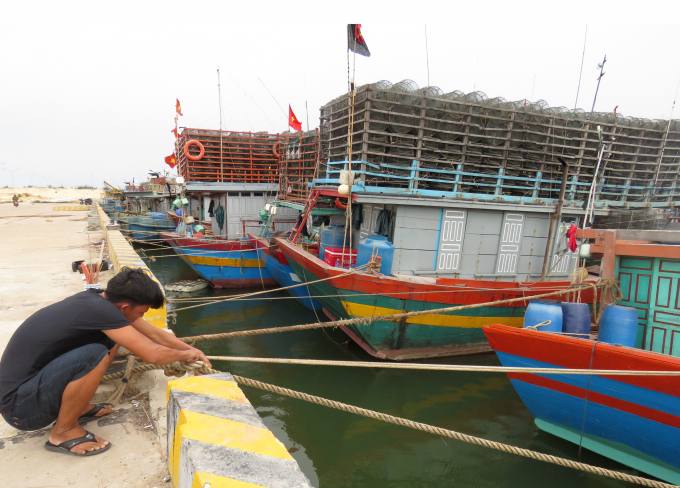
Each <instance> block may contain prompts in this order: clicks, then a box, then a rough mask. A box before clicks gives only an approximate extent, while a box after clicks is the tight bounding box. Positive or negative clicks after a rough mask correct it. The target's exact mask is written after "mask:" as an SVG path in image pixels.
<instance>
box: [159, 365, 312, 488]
mask: <svg viewBox="0 0 680 488" xmlns="http://www.w3.org/2000/svg"><path fill="white" fill-rule="evenodd" d="M168 464H169V466H168V468H169V471H170V476H171V478H172V482H173V486H174V488H205V487H207V486H209V487H210V488H293V487H296V488H306V487H311V486H312V485H311V484H310V482H309V480H308V479H307V478H306V477H305V475H304V474H303V473H302V471H301V470H300V468H299V466H298V464H297V463H296V462H295V460H294V459H293V458H292V456H291V455H290V454H289V453H288V451H287V450H286V448H285V447H284V445H283V444H282V443H281V442H280V441H279V440H278V439H277V438H276V437H274V434H272V433H271V431H270V430H269V429H267V427H266V426H265V425H264V423H263V422H262V420H261V419H260V417H259V415H258V414H257V412H256V411H255V409H254V408H253V406H252V405H251V404H250V402H249V401H248V399H247V398H246V397H245V395H244V394H243V392H242V391H241V389H240V388H239V387H238V385H237V384H236V382H235V381H234V378H233V377H232V376H231V375H230V374H229V373H218V374H212V375H205V376H191V377H188V378H182V379H179V380H174V381H171V382H169V383H168Z"/></svg>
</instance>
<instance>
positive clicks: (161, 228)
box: [125, 212, 175, 241]
mask: <svg viewBox="0 0 680 488" xmlns="http://www.w3.org/2000/svg"><path fill="white" fill-rule="evenodd" d="M125 220H126V221H127V225H128V227H129V230H130V233H131V234H132V237H133V239H134V240H136V241H151V240H159V239H160V238H161V233H162V232H167V231H168V230H171V229H174V228H175V226H174V225H173V223H172V221H170V220H169V219H168V218H167V216H166V215H165V212H158V213H156V212H149V213H148V214H147V215H146V216H138V217H133V216H129V217H127V218H126V219H125Z"/></svg>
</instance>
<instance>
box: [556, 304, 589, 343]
mask: <svg viewBox="0 0 680 488" xmlns="http://www.w3.org/2000/svg"><path fill="white" fill-rule="evenodd" d="M562 332H567V333H569V334H583V338H585V339H588V338H589V337H590V307H589V306H588V304H587V303H571V302H562Z"/></svg>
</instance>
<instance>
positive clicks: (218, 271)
mask: <svg viewBox="0 0 680 488" xmlns="http://www.w3.org/2000/svg"><path fill="white" fill-rule="evenodd" d="M161 235H162V238H163V239H164V240H165V242H166V243H168V244H169V245H170V246H171V247H172V248H173V250H174V251H175V252H176V253H177V255H178V256H179V257H180V258H181V259H182V260H183V261H184V262H185V263H187V264H188V265H189V266H190V267H191V268H192V269H193V270H194V271H196V273H198V274H199V275H200V276H201V277H202V278H203V279H205V280H206V281H208V282H210V284H211V285H212V286H213V287H214V288H218V289H220V288H241V287H250V286H259V287H271V286H276V280H275V279H274V278H273V277H272V275H271V274H270V272H269V271H268V270H267V267H266V266H265V264H264V263H263V262H262V260H260V259H259V257H258V253H257V250H256V249H255V247H254V246H253V245H252V244H251V243H250V241H249V240H248V239H247V238H234V239H229V238H228V237H213V238H195V237H191V236H183V235H180V234H177V233H176V232H164V233H162V234H161Z"/></svg>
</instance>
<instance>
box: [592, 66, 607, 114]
mask: <svg viewBox="0 0 680 488" xmlns="http://www.w3.org/2000/svg"><path fill="white" fill-rule="evenodd" d="M606 62H607V55H606V54H605V55H604V60H603V61H602V64H601V65H600V76H599V77H598V78H597V88H596V89H595V98H593V108H591V109H590V113H593V112H594V111H595V102H596V101H597V92H598V91H600V82H601V81H602V76H603V75H604V63H606Z"/></svg>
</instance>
